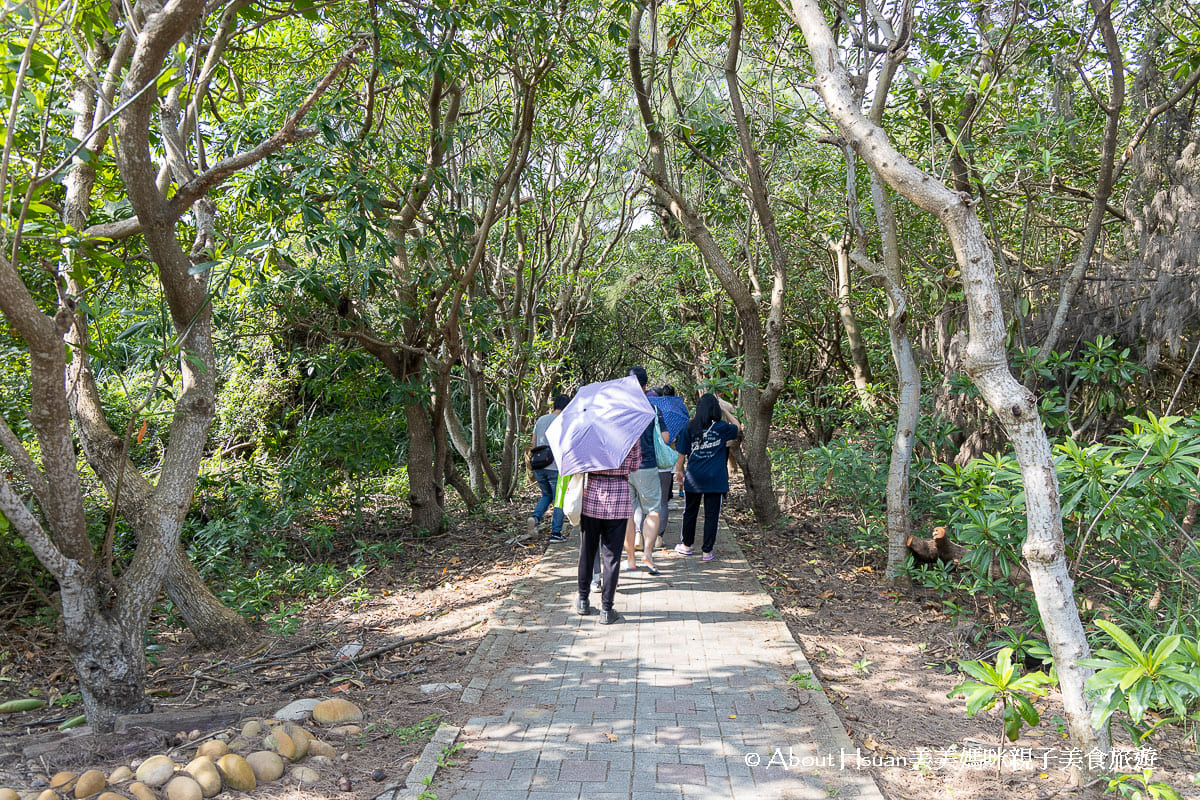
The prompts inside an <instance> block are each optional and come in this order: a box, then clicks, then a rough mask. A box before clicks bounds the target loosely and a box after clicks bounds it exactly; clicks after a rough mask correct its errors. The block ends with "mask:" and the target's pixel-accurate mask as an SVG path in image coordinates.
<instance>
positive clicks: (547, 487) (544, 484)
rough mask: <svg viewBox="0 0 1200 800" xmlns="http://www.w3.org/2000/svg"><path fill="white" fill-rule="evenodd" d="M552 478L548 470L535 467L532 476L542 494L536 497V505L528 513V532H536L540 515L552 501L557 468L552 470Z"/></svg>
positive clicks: (543, 513) (540, 522)
mask: <svg viewBox="0 0 1200 800" xmlns="http://www.w3.org/2000/svg"><path fill="white" fill-rule="evenodd" d="M553 474H554V480H553V481H551V480H550V471H549V470H545V469H535V470H534V471H533V478H534V480H536V481H537V485H538V489H540V490H541V492H542V496H541V497H539V498H538V501H537V505H535V506H534V507H533V513H532V514H530V515H529V533H530V534H535V533H537V526H538V525H541V524H542V517H544V516H546V509H548V508H549V507H550V504H551V503H553V502H554V488H555V484H556V483H557V482H558V470H555V471H554V473H553Z"/></svg>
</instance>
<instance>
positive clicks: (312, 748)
mask: <svg viewBox="0 0 1200 800" xmlns="http://www.w3.org/2000/svg"><path fill="white" fill-rule="evenodd" d="M308 755H309V756H324V757H325V758H336V757H337V748H336V747H334V746H333V745H331V744H330V743H329V742H322V741H321V740H320V739H313V740H312V741H311V742H309V743H308Z"/></svg>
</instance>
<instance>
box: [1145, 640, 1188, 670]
mask: <svg viewBox="0 0 1200 800" xmlns="http://www.w3.org/2000/svg"><path fill="white" fill-rule="evenodd" d="M1182 638H1183V637H1182V636H1167V637H1165V638H1164V639H1163V640H1162V641H1161V642H1159V643H1158V647H1156V648H1154V654H1153V655H1151V656H1150V668H1151V669H1157V668H1158V667H1159V666H1161V665H1162V664H1163V663H1164V662H1165V661H1166V660H1167V658H1168V657H1170V655H1171V654H1172V653H1174V652H1175V651H1176V650H1177V649H1178V648H1179V642H1180V640H1181V639H1182Z"/></svg>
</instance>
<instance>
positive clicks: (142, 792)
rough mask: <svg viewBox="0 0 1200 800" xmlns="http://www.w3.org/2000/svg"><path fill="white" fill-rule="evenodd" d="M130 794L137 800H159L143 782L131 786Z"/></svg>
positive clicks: (135, 782)
mask: <svg viewBox="0 0 1200 800" xmlns="http://www.w3.org/2000/svg"><path fill="white" fill-rule="evenodd" d="M129 793H130V794H131V795H133V796H134V797H135V798H136V799H137V800H158V794H157V793H156V792H155V791H154V790H153V789H151V788H150V787H149V786H147V785H146V784H144V783H142V782H141V781H134V782H133V783H131V784H129Z"/></svg>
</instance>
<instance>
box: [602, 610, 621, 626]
mask: <svg viewBox="0 0 1200 800" xmlns="http://www.w3.org/2000/svg"><path fill="white" fill-rule="evenodd" d="M620 621H621V615H620V614H618V613H617V612H616V611H613V610H612V609H611V608H606V609H604V610H602V611H601V612H600V624H601V625H612V624H613V623H614V622H620Z"/></svg>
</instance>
